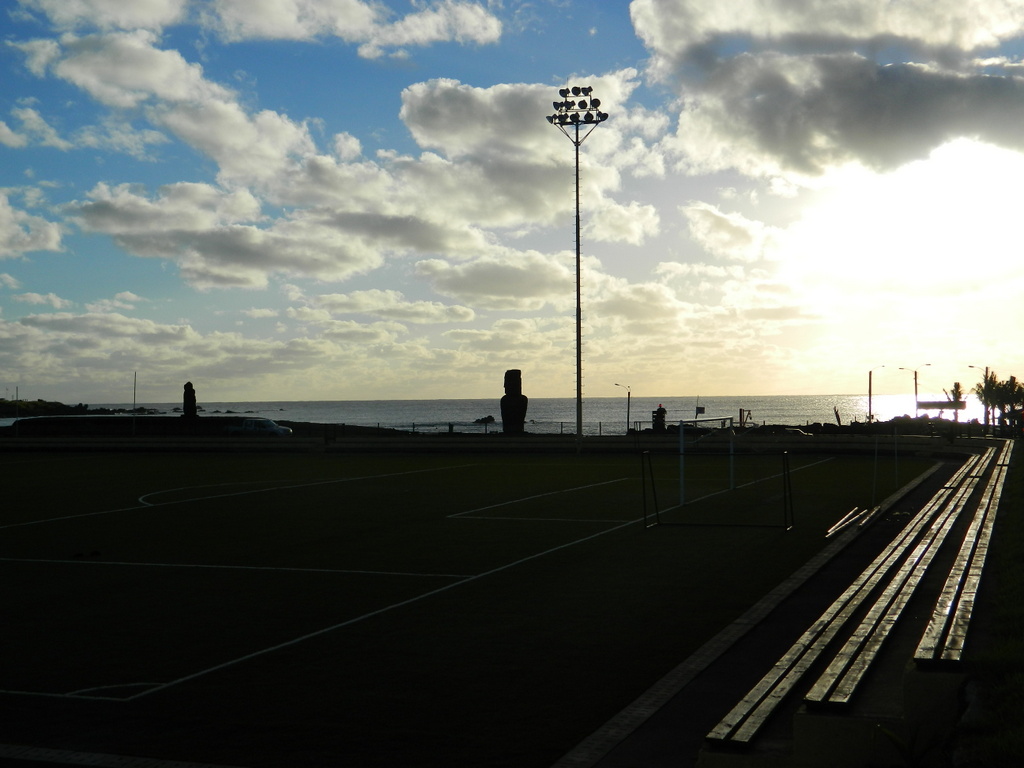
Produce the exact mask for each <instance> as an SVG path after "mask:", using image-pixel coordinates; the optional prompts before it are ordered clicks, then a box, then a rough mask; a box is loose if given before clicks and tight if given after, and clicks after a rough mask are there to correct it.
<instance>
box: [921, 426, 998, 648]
mask: <svg viewBox="0 0 1024 768" xmlns="http://www.w3.org/2000/svg"><path fill="white" fill-rule="evenodd" d="M1012 451H1013V443H1012V441H1010V440H1006V441H1004V445H1003V448H1002V450H1001V451H1000V454H999V458H998V460H997V462H996V466H995V468H994V469H993V472H992V475H991V477H990V479H989V482H988V483H987V484H986V487H985V492H984V494H983V497H982V500H981V502H980V503H979V505H978V511H977V513H976V514H975V516H974V520H973V521H972V522H971V525H970V527H969V528H968V530H967V533H966V534H965V536H964V541H963V543H962V544H961V547H960V550H959V552H958V553H957V557H956V560H955V562H954V564H953V567H952V568H951V569H950V574H949V576H948V577H947V579H946V583H945V584H944V586H943V589H942V593H941V595H940V597H939V600H938V601H937V602H936V606H935V610H934V611H933V613H932V618H931V620H930V621H929V623H928V626H927V627H926V628H925V631H924V633H923V634H922V636H921V641H920V642H919V643H918V646H917V650H916V651H915V652H914V661H915V663H917V664H918V665H928V664H932V663H936V662H954V663H955V662H958V661H960V660H961V658H962V655H963V648H964V643H965V640H966V635H967V629H968V627H969V625H970V620H971V615H972V613H973V611H974V600H975V597H976V596H977V593H978V589H979V587H980V583H981V576H982V572H983V570H984V566H985V560H986V558H987V556H988V547H989V543H990V541H991V539H992V530H993V528H994V526H995V517H996V513H997V512H998V508H999V500H1000V498H1001V495H1002V489H1003V484H1004V482H1005V479H1006V470H1007V467H1008V465H1009V461H1010V456H1011V454H1012Z"/></svg>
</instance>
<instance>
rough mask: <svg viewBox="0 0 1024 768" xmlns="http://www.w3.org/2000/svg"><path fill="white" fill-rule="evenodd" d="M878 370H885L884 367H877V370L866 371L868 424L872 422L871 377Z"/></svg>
mask: <svg viewBox="0 0 1024 768" xmlns="http://www.w3.org/2000/svg"><path fill="white" fill-rule="evenodd" d="M879 368H885V366H884V365H879V366H878V367H877V368H872V369H871V370H870V371H868V424H870V423H871V422H872V421H873V420H874V415H873V414H872V411H871V375H872V374H873V373H874V372H875V371H877V370H878V369H879Z"/></svg>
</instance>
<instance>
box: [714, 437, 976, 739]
mask: <svg viewBox="0 0 1024 768" xmlns="http://www.w3.org/2000/svg"><path fill="white" fill-rule="evenodd" d="M978 461H979V457H978V456H971V457H970V458H968V459H967V460H965V462H964V464H963V465H962V466H961V467H960V468H959V469H958V470H957V472H956V473H955V474H954V476H953V478H951V479H950V481H949V482H948V483H947V484H946V485H945V486H944V487H943V488H941V489H940V490H939V491H937V492H936V494H935V495H934V496H933V497H932V499H930V500H929V502H928V504H926V505H925V506H924V507H923V508H922V509H921V510H920V511H919V512H918V513H917V514H916V515H915V516H914V517H913V518H912V519H911V521H910V522H909V523H908V524H907V525H906V526H905V527H904V529H903V530H902V531H900V533H899V534H898V535H897V536H896V537H895V538H894V539H893V541H892V542H890V544H889V545H888V546H887V547H886V548H885V549H884V550H883V551H882V552H881V553H879V555H878V556H877V557H876V558H875V560H874V561H872V563H871V564H870V565H869V566H868V567H867V568H866V569H865V570H864V571H863V572H862V573H861V574H860V575H859V576H858V577H857V579H856V580H855V581H854V582H853V583H852V584H851V585H850V586H849V587H848V588H847V589H846V590H845V591H844V592H843V594H842V595H840V596H839V597H838V598H837V599H836V600H835V601H834V602H833V603H832V604H831V605H830V606H829V608H828V609H827V610H826V611H825V612H824V613H823V614H822V615H821V617H819V618H818V620H817V621H815V622H814V623H813V624H812V625H811V627H810V628H808V629H807V630H806V631H805V632H804V633H803V634H802V635H801V636H800V638H799V639H798V640H797V641H796V642H795V643H794V644H793V645H792V646H791V647H790V649H789V650H788V651H787V652H786V653H785V654H784V655H783V656H782V658H781V659H779V661H777V662H776V663H775V664H774V665H773V667H772V668H771V669H770V670H769V671H768V672H767V673H766V674H765V675H764V677H763V678H762V679H761V680H760V681H758V683H757V684H756V685H755V686H754V687H753V688H752V689H751V690H750V691H749V692H748V693H747V694H746V695H745V696H744V697H743V699H741V700H740V702H738V703H737V704H736V706H735V707H733V709H732V710H730V711H729V713H728V714H726V716H725V717H724V718H722V720H721V721H720V722H719V723H718V725H717V726H716V727H715V728H714V729H712V730H711V732H709V733H708V735H707V739H708V741H709V743H711V744H718V745H724V744H735V745H745V744H747V743H749V742H750V741H751V740H753V738H754V737H755V735H756V734H757V732H758V731H759V730H760V729H761V728H762V727H763V725H764V723H765V722H766V721H767V720H768V718H769V717H770V716H771V714H772V713H773V712H774V711H775V710H776V709H777V707H778V706H779V704H781V702H782V701H783V700H784V699H785V698H786V697H787V695H788V694H789V693H790V692H791V691H792V690H793V688H794V687H795V686H796V685H797V684H798V683H799V682H800V680H801V679H802V678H803V676H804V675H805V674H806V672H807V670H808V669H809V668H810V667H811V666H812V665H813V664H814V662H815V661H817V659H818V658H819V657H820V656H821V655H822V653H823V652H824V650H825V649H826V648H827V647H828V646H829V645H830V644H831V642H832V641H833V640H834V639H835V636H836V635H837V634H838V632H839V631H840V629H841V628H842V627H843V626H845V624H846V623H847V622H848V621H849V619H850V618H851V617H852V616H853V614H854V613H855V612H856V611H857V610H858V608H859V607H860V606H861V605H862V603H863V601H864V599H866V597H867V596H868V595H869V594H870V593H871V592H873V591H874V590H875V589H876V588H877V586H878V584H879V583H880V582H881V581H882V579H883V577H884V576H885V575H886V574H887V573H888V572H889V571H891V569H892V568H893V567H894V566H895V564H896V563H897V562H899V560H900V558H901V557H902V555H903V554H904V553H905V551H906V550H907V548H908V547H910V546H911V545H912V544H913V542H914V541H915V540H916V539H917V538H918V537H919V536H920V535H921V533H922V532H923V531H924V530H925V529H926V528H927V527H928V525H930V524H931V522H932V519H933V518H934V516H935V515H936V514H937V513H938V511H939V510H941V509H942V507H943V505H944V504H945V502H946V500H948V499H949V498H950V497H951V496H953V495H954V494H955V492H956V490H957V488H959V487H960V486H961V485H962V483H963V482H964V481H965V480H966V479H967V478H968V477H969V475H970V473H971V472H972V471H973V469H974V467H975V466H976V465H977V464H978ZM877 509H878V508H877V507H876V510H877Z"/></svg>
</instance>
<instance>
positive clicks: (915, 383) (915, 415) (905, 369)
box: [900, 363, 931, 419]
mask: <svg viewBox="0 0 1024 768" xmlns="http://www.w3.org/2000/svg"><path fill="white" fill-rule="evenodd" d="M928 365H931V363H925V364H924V365H922V366H921V367H922V368H924V367H925V366H928ZM900 370H901V371H913V372H914V418H915V419H916V418H917V414H918V407H917V369H916V368H900Z"/></svg>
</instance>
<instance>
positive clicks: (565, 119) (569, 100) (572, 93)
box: [547, 85, 608, 444]
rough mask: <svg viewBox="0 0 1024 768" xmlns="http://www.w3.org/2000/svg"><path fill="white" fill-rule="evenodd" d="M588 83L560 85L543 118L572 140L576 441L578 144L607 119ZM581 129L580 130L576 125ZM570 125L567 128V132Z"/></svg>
mask: <svg viewBox="0 0 1024 768" xmlns="http://www.w3.org/2000/svg"><path fill="white" fill-rule="evenodd" d="M593 92H594V89H593V88H591V87H590V86H589V85H585V86H578V85H574V86H572V87H571V88H562V89H560V90H559V91H558V95H559V96H561V97H562V101H553V102H551V105H552V106H553V107H554V108H555V112H554V114H551V115H548V116H547V121H548V122H549V123H551V124H552V125H553V126H555V127H556V128H557V129H558V130H560V131H561V132H562V133H563V134H565V137H566V138H567V139H569V141H571V142H572V145H573V149H574V150H575V160H576V441H577V444H579V442H580V440H581V439H582V436H583V302H582V295H581V294H582V291H581V289H580V144H582V143H583V142H584V141H586V140H587V137H588V136H589V135H590V134H591V133H593V132H594V129H595V128H596V127H597V126H598V125H600V124H601V123H603V122H604V121H605V120H607V119H608V113H607V112H602V111H600V109H598V108H599V107H600V106H601V100H600V99H595V98H594V97H593ZM581 128H582V129H584V130H583V132H582V133H581V132H580V129H581ZM570 129H571V132H570Z"/></svg>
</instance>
